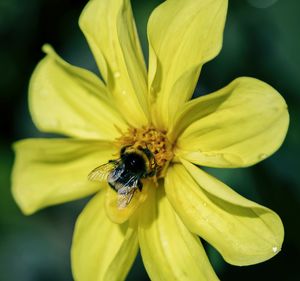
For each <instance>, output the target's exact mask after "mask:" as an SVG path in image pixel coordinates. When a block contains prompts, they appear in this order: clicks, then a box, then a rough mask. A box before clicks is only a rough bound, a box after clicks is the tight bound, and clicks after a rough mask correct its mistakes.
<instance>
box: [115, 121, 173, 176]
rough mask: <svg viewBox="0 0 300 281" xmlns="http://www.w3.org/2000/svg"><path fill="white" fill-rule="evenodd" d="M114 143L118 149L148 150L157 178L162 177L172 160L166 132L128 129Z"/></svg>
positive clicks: (154, 129)
mask: <svg viewBox="0 0 300 281" xmlns="http://www.w3.org/2000/svg"><path fill="white" fill-rule="evenodd" d="M116 142H117V144H118V145H119V146H120V147H125V146H133V147H135V148H147V149H149V150H150V151H151V153H152V154H153V156H154V159H155V163H156V166H157V176H158V177H162V176H163V175H164V171H165V168H167V166H168V164H169V162H170V161H171V160H172V158H173V145H172V144H171V143H170V141H169V140H168V138H167V135H166V131H160V130H158V129H156V128H155V127H153V126H149V127H142V128H139V129H137V128H129V129H128V131H127V132H126V133H123V135H122V136H121V137H120V138H118V139H117V140H116Z"/></svg>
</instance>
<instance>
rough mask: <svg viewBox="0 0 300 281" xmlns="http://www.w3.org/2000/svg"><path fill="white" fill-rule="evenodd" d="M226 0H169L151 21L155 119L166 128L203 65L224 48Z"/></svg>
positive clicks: (152, 95)
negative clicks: (222, 46)
mask: <svg viewBox="0 0 300 281" xmlns="http://www.w3.org/2000/svg"><path fill="white" fill-rule="evenodd" d="M227 2H228V1H227V0H177V1H174V0H168V1H165V2H163V4H161V5H160V6H159V7H158V8H156V9H155V10H154V12H153V13H152V15H151V17H150V19H149V22H148V38H149V52H150V54H149V56H150V57H149V77H148V79H149V87H150V94H151V96H150V99H151V101H152V102H153V103H154V102H155V108H154V112H153V115H154V117H153V118H155V119H154V123H155V125H156V126H157V127H159V128H160V129H167V128H168V124H169V122H171V120H172V119H173V117H174V114H175V113H176V112H177V111H178V109H179V108H180V107H181V106H182V104H183V103H184V102H185V101H186V100H188V99H189V98H190V97H191V96H192V94H193V91H194V88H195V86H196V83H197V80H198V76H199V73H200V70H201V67H202V65H203V64H204V63H205V62H207V61H209V60H210V59H212V58H213V57H215V56H216V55H217V54H218V52H219V51H220V49H221V45H222V36H223V29H224V23H225V17H226V12H227Z"/></svg>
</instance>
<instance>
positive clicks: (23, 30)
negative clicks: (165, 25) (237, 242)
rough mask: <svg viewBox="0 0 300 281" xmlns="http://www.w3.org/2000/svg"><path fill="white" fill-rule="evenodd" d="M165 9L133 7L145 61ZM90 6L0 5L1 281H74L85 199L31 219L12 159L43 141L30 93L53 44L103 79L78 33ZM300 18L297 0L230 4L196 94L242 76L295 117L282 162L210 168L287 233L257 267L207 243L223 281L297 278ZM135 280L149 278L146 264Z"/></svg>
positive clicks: (8, 0)
mask: <svg viewBox="0 0 300 281" xmlns="http://www.w3.org/2000/svg"><path fill="white" fill-rule="evenodd" d="M160 2H162V1H158V0H147V1H146V0H145V1H141V0H139V1H138V0H136V1H132V4H133V9H134V14H135V17H136V20H137V25H138V29H139V33H140V37H141V40H142V44H143V47H144V51H145V55H146V57H147V41H146V33H145V31H146V23H147V19H148V16H149V14H150V12H151V10H152V9H153V8H154V7H155V6H156V5H158V4H159V3H160ZM85 3H86V0H78V1H74V0H30V1H24V0H0V42H1V43H0V106H1V109H0V112H1V118H0V132H1V135H0V281H67V280H72V277H71V271H70V262H69V250H70V244H71V238H72V231H73V226H74V222H75V220H76V217H77V215H78V214H79V213H80V211H81V209H82V208H83V206H84V204H85V203H86V199H85V200H80V201H76V202H71V203H67V204H64V205H61V206H54V207H50V208H47V209H45V210H42V211H40V212H38V213H37V214H35V215H33V216H30V217H25V216H23V215H22V214H21V212H20V211H19V209H18V207H17V206H16V205H15V203H14V201H13V199H12V196H11V193H10V172H11V167H12V163H13V158H14V155H13V152H12V150H11V144H12V143H13V142H14V141H16V140H19V139H22V138H27V137H40V136H43V135H42V134H41V133H39V132H38V131H37V130H36V129H35V128H34V126H33V124H32V121H31V119H30V115H29V112H28V105H27V87H28V80H29V78H30V75H31V73H32V71H33V69H34V67H35V65H36V64H37V62H38V61H39V60H40V59H41V58H42V57H43V54H42V52H41V46H42V45H43V44H44V43H46V42H47V43H50V44H52V45H53V46H54V47H55V49H56V50H57V51H58V53H59V54H61V55H62V56H63V57H64V58H65V59H66V60H69V61H70V62H72V63H73V64H76V65H79V66H84V67H86V68H88V69H91V70H93V71H96V66H95V63H94V61H93V58H92V56H91V54H90V51H89V49H88V47H87V44H86V42H85V40H84V37H83V35H82V34H81V32H80V30H79V28H78V25H77V21H78V17H79V15H80V12H81V10H82V8H83V7H84V5H85ZM299 15H300V1H299V0H277V1H276V0H231V1H230V6H229V13H228V19H227V25H226V30H225V36H224V47H223V49H222V52H221V53H220V55H219V56H218V57H217V58H216V59H215V60H213V61H212V62H210V63H208V64H207V65H206V66H205V67H204V69H203V71H202V75H201V78H200V81H199V85H198V86H197V90H196V94H197V95H199V94H204V93H208V92H211V91H214V90H217V89H219V88H221V87H223V86H225V85H226V84H228V83H229V82H230V81H231V80H233V79H234V78H236V77H238V76H253V77H256V78H259V79H261V80H264V81H266V82H268V83H269V84H271V85H272V86H274V87H275V88H276V89H277V90H278V91H279V92H280V93H281V94H282V95H283V96H284V98H285V99H286V101H287V104H288V106H289V111H290V115H291V124H290V129H289V132H288V136H287V138H286V141H285V143H284V144H283V146H282V148H281V149H280V150H279V151H278V152H277V153H276V154H275V155H274V156H272V157H270V158H269V159H267V160H265V161H263V163H261V164H258V165H256V166H254V167H251V168H247V169H235V170H217V169H209V170H210V172H212V173H213V174H215V175H216V176H218V177H219V178H221V179H222V180H224V181H225V182H226V183H227V184H229V185H230V186H232V187H233V188H234V189H235V190H237V191H238V192H239V193H241V194H243V195H245V196H247V197H248V198H250V199H252V200H255V201H256V202H259V203H261V204H264V205H266V206H268V207H269V208H271V209H273V210H275V211H276V212H277V213H278V214H279V215H280V216H281V217H282V220H283V223H284V225H285V230H286V236H285V242H284V245H283V249H282V251H281V252H280V253H279V254H278V255H277V256H276V257H275V258H273V259H271V260H269V261H267V262H265V263H262V264H259V265H255V266H249V267H234V266H231V265H228V264H226V263H225V262H224V261H223V259H222V258H221V257H220V256H219V254H218V253H217V252H216V251H215V250H214V249H213V248H211V247H210V246H209V245H206V244H205V247H206V249H207V252H208V254H209V258H210V260H211V262H212V263H213V265H214V267H215V269H216V272H217V274H218V276H219V277H220V279H221V280H253V279H256V280H263V279H268V280H299V279H298V276H299V273H298V272H299V268H298V267H299V261H300V258H299V255H300V250H299V248H300V244H299V232H298V231H300V226H299V223H300V219H299V215H300V212H299V210H300V209H299V201H300V188H299V183H300V171H299V167H300V165H299V160H298V159H299V157H300V149H299V140H300V130H299V125H297V124H299V123H300V120H299V117H300V115H299V110H300V95H299V89H300V31H299V29H300V17H299ZM297 163H298V164H297ZM95 243H96V241H95ZM128 280H149V279H148V277H147V274H146V272H145V269H144V268H143V265H142V262H141V258H140V257H138V258H137V261H136V263H135V265H134V267H133V269H132V270H131V272H130V274H129V276H128ZM91 281H93V280H91Z"/></svg>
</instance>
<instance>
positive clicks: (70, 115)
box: [29, 45, 127, 140]
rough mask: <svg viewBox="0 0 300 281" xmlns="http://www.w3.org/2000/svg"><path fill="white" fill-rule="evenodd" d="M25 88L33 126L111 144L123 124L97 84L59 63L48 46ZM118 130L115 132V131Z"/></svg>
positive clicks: (84, 73)
mask: <svg viewBox="0 0 300 281" xmlns="http://www.w3.org/2000/svg"><path fill="white" fill-rule="evenodd" d="M43 49H44V51H45V52H46V53H47V56H46V57H45V58H44V59H43V60H42V61H41V62H40V63H39V64H38V66H37V67H36V69H35V71H34V73H33V75H32V78H31V81H30V87H29V106H30V112H31V115H32V118H33V121H34V122H35V124H36V126H37V127H38V128H39V129H40V130H41V131H45V132H54V133H60V134H64V135H69V136H74V137H79V138H97V139H105V140H112V139H114V138H116V137H117V136H119V134H120V132H119V130H120V129H121V130H125V129H126V127H127V126H126V124H125V122H124V121H123V120H122V118H121V116H120V115H119V113H118V112H117V111H116V109H115V108H114V106H113V104H112V102H111V101H110V100H109V98H108V95H107V90H106V88H105V86H104V85H103V83H102V82H101V80H100V79H99V78H98V77H97V76H95V75H94V74H92V73H91V72H89V71H87V70H84V69H81V68H78V67H74V66H72V65H70V64H68V63H67V62H65V61H63V60H62V59H61V58H60V57H59V56H58V55H57V54H56V53H55V52H54V50H53V49H52V48H51V47H50V46H49V45H46V46H44V48H43ZM118 129H119V130H118Z"/></svg>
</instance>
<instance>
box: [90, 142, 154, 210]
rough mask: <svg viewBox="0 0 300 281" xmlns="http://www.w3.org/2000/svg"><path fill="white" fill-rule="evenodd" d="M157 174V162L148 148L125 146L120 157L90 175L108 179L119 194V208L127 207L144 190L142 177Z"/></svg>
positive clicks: (99, 179)
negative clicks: (137, 191) (137, 193)
mask: <svg viewBox="0 0 300 281" xmlns="http://www.w3.org/2000/svg"><path fill="white" fill-rule="evenodd" d="M155 174H156V163H155V158H154V156H153V154H152V152H151V151H150V150H149V149H148V148H142V147H138V148H135V147H133V146H126V147H123V148H122V149H121V151H120V158H119V159H115V160H109V161H108V163H106V164H103V165H101V166H99V167H97V168H95V169H94V170H93V171H92V172H91V173H90V174H89V175H88V179H89V180H91V181H107V183H108V184H109V186H110V187H111V188H112V189H113V190H115V191H116V192H117V194H118V201H117V202H118V203H117V204H118V208H125V207H126V206H127V205H128V204H129V203H130V201H131V199H132V197H133V195H134V193H135V192H136V190H137V189H138V190H139V191H142V188H143V183H142V181H141V179H144V178H148V177H153V176H154V175H155Z"/></svg>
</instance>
